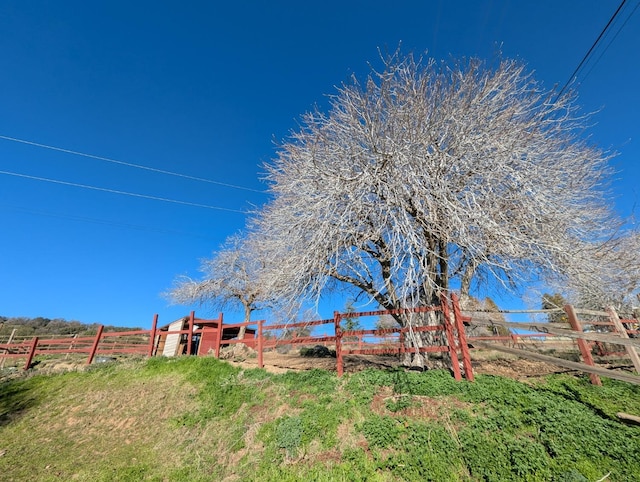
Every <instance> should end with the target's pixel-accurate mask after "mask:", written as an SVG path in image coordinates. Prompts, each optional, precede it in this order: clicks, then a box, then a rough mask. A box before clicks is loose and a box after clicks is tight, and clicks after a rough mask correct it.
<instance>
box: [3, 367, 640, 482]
mask: <svg viewBox="0 0 640 482" xmlns="http://www.w3.org/2000/svg"><path fill="white" fill-rule="evenodd" d="M619 411H624V412H628V413H632V414H640V387H638V386H632V385H629V384H625V383H622V382H616V381H611V380H604V386H603V387H595V386H591V385H589V384H588V382H587V380H586V379H582V378H575V377H571V376H568V375H556V376H550V377H547V378H544V379H539V380H537V381H536V382H535V383H529V384H525V383H521V382H517V381H514V380H511V379H507V378H502V377H497V376H482V375H479V376H477V378H476V381H475V382H473V383H468V382H456V381H455V380H453V378H452V377H451V376H450V375H449V373H447V372H445V371H431V372H426V373H414V372H405V371H402V370H391V371H381V370H368V371H363V372H360V373H356V374H350V375H347V376H345V377H343V378H341V379H339V378H337V377H336V375H335V374H334V373H331V372H326V371H320V370H312V371H307V372H289V373H286V374H280V375H274V374H269V373H267V372H265V371H264V370H260V369H251V370H242V369H239V368H237V367H234V366H231V365H229V364H227V363H225V362H220V361H218V360H216V359H213V358H195V357H192V358H187V357H185V358H180V359H164V358H154V359H151V360H148V361H144V360H142V361H136V362H124V363H113V364H105V365H104V366H100V367H98V366H94V367H91V368H90V369H89V370H86V371H79V372H69V373H64V374H58V375H34V376H28V377H25V378H20V379H15V380H10V381H5V382H2V384H0V454H2V455H0V480H2V481H5V480H6V481H14V480H15V481H21V480H42V481H48V480H79V481H84V480H86V481H95V480H104V481H111V480H123V481H127V480H130V481H140V480H154V481H156V480H157V481H211V480H215V481H220V480H228V481H234V480H274V481H275V480H278V481H287V480H291V481H296V480H326V481H334V480H345V481H347V480H348V481H353V480H362V481H365V480H366V481H369V480H372V481H387V480H420V481H423V480H434V481H447V480H450V481H465V480H474V481H475V480H487V481H490V480H495V481H508V480H531V481H535V480H540V481H549V480H556V481H596V480H599V479H601V478H602V477H604V476H605V475H607V474H609V476H608V479H607V480H609V481H627V480H629V481H630V480H640V427H638V426H629V425H625V424H623V423H621V422H620V421H619V420H618V419H617V417H616V413H617V412H619Z"/></svg>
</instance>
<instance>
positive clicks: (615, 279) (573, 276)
mask: <svg viewBox="0 0 640 482" xmlns="http://www.w3.org/2000/svg"><path fill="white" fill-rule="evenodd" d="M578 263H579V264H580V267H579V269H577V270H576V271H577V272H576V273H571V272H570V276H568V277H567V279H566V280H563V279H559V280H555V283H554V285H553V286H554V287H555V288H557V289H558V290H562V291H563V292H566V293H567V296H568V299H569V301H570V302H571V303H572V304H575V305H576V306H579V307H582V308H591V309H596V310H601V309H603V308H605V307H607V306H613V307H615V308H616V310H618V311H619V312H621V313H631V312H632V311H633V307H634V306H635V305H636V303H637V302H638V298H637V297H638V295H640V230H639V228H635V229H626V230H620V231H618V232H616V233H614V234H613V235H612V236H611V238H610V239H609V240H608V242H607V243H606V246H604V247H603V246H602V245H601V244H599V243H588V244H587V245H586V246H583V251H582V252H581V253H579V258H578Z"/></svg>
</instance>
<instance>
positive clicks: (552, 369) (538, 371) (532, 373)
mask: <svg viewBox="0 0 640 482" xmlns="http://www.w3.org/2000/svg"><path fill="white" fill-rule="evenodd" d="M476 355H477V356H476ZM228 361H229V362H231V363H233V364H234V365H237V366H240V367H243V368H256V367H257V366H258V359H257V357H255V356H253V355H252V356H251V357H247V358H244V359H242V360H234V359H229V360H228ZM472 365H473V372H474V374H485V375H500V376H503V377H509V378H513V379H517V380H525V379H527V378H532V377H541V376H545V375H549V374H552V373H566V372H567V370H566V369H564V368H561V367H557V366H554V365H551V364H549V363H543V362H538V361H533V360H524V359H520V358H515V357H509V355H500V357H497V356H491V357H487V356H486V352H474V353H472ZM399 366H400V363H399V361H398V359H397V358H396V357H393V356H376V355H367V356H365V355H348V356H345V357H344V371H345V373H353V372H357V371H361V370H364V369H366V368H380V369H385V368H395V367H399ZM264 368H265V369H266V370H267V371H268V372H271V373H284V372H287V371H304V370H312V369H314V368H319V369H322V370H330V371H336V359H335V358H308V357H302V356H300V354H299V353H298V352H297V351H291V352H289V353H286V354H282V353H277V352H276V351H272V352H266V353H264Z"/></svg>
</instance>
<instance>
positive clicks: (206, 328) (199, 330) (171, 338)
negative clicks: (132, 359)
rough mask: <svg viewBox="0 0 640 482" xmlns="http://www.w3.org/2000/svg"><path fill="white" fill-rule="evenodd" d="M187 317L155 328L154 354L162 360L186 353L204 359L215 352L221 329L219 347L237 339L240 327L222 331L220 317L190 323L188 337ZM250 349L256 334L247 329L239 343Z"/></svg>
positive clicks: (195, 320) (224, 328)
mask: <svg viewBox="0 0 640 482" xmlns="http://www.w3.org/2000/svg"><path fill="white" fill-rule="evenodd" d="M189 322H190V317H188V316H185V317H184V318H180V319H178V320H176V321H173V322H171V323H169V324H168V325H164V326H161V327H159V328H158V330H157V332H156V333H157V341H156V345H155V350H154V353H155V354H156V355H163V356H178V355H184V354H186V353H188V352H190V353H193V354H197V355H199V356H200V355H207V354H210V353H213V352H215V349H216V344H217V342H218V330H219V329H220V327H221V326H222V337H221V338H220V346H226V345H228V344H229V343H225V341H226V340H233V339H237V338H238V334H239V332H240V327H238V326H233V325H230V326H229V327H225V326H224V324H223V322H222V316H220V318H218V319H215V320H205V319H202V318H194V319H193V332H192V333H191V337H189V324H190V323H189ZM190 338H191V350H187V345H188V343H189V339H190ZM242 342H243V343H244V344H246V345H247V346H248V347H250V348H254V349H255V346H256V330H255V329H253V328H247V329H246V331H245V334H244V339H243V341H242Z"/></svg>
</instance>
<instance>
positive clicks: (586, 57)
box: [553, 0, 627, 103]
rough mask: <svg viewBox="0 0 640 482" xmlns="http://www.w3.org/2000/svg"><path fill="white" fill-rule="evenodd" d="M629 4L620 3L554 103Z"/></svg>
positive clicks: (623, 0)
mask: <svg viewBox="0 0 640 482" xmlns="http://www.w3.org/2000/svg"><path fill="white" fill-rule="evenodd" d="M626 2H627V0H622V2H621V3H620V5H619V6H618V9H617V10H616V11H615V13H614V14H613V15H612V16H611V18H610V19H609V21H608V22H607V25H605V27H604V28H603V29H602V32H600V35H598V38H597V39H596V41H595V42H593V45H591V48H590V49H589V50H588V51H587V53H586V54H585V56H584V57H582V60H581V61H580V63H579V64H578V66H577V67H576V69H575V70H574V71H573V73H572V74H571V76H570V77H569V79H568V80H567V82H566V83H565V84H564V86H563V87H562V89H560V92H558V95H557V96H556V98H555V100H554V101H553V102H554V103H555V102H556V101H557V100H558V99H559V98H560V97H561V96H562V94H563V93H564V91H565V90H566V89H567V87H569V84H570V83H571V82H572V81H573V80H574V79H575V78H576V76H577V74H578V71H579V70H580V69H581V68H582V66H583V65H584V63H585V62H586V61H587V59H588V58H589V56H590V55H591V52H593V49H595V48H596V46H597V45H598V43H599V42H600V40H601V39H602V37H603V35H604V34H605V32H606V31H607V30H608V29H609V27H610V26H611V24H612V23H613V20H614V19H615V18H616V17H617V16H618V13H620V10H622V7H623V6H624V4H625V3H626Z"/></svg>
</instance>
